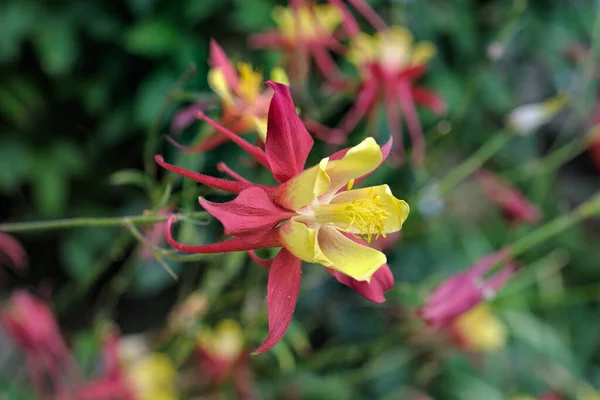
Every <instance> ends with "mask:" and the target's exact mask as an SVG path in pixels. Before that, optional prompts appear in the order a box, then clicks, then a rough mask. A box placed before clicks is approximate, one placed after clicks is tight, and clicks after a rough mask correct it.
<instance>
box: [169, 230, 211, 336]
mask: <svg viewBox="0 0 600 400" xmlns="http://www.w3.org/2000/svg"><path fill="white" fill-rule="evenodd" d="M161 234H162V236H163V237H164V235H165V232H164V231H162V232H161ZM207 310H208V298H207V297H206V296H205V295H204V294H202V293H201V292H200V291H196V292H194V293H192V294H190V295H189V296H188V297H187V298H186V299H185V300H183V301H182V302H181V303H179V304H177V305H176V306H175V307H173V309H172V310H171V311H170V312H169V317H168V325H169V328H170V329H171V330H173V331H181V330H184V329H186V328H189V327H193V326H194V324H195V323H196V322H197V320H198V318H199V317H200V316H202V315H203V314H204V313H205V312H206V311H207Z"/></svg>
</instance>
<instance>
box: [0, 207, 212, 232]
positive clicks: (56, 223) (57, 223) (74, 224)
mask: <svg viewBox="0 0 600 400" xmlns="http://www.w3.org/2000/svg"><path fill="white" fill-rule="evenodd" d="M207 216H208V213H207V212H206V211H198V212H193V213H182V214H178V217H183V218H192V219H201V218H206V217H207ZM167 218H168V216H166V215H133V216H126V217H108V218H98V217H89V218H70V219H56V220H52V221H34V222H15V223H6V224H0V232H6V233H14V232H29V231H47V230H54V229H68V228H81V227H90V226H93V227H114V226H123V225H124V224H125V222H126V221H128V222H129V223H131V224H133V225H145V224H155V223H157V222H165V221H166V220H167Z"/></svg>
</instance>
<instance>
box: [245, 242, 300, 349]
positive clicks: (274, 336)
mask: <svg viewBox="0 0 600 400" xmlns="http://www.w3.org/2000/svg"><path fill="white" fill-rule="evenodd" d="M301 277H302V261H301V260H300V259H299V258H297V257H296V256H294V255H293V254H292V253H290V252H289V251H288V250H286V249H281V251H280V252H279V253H278V254H277V256H276V257H275V258H274V259H273V264H272V265H271V269H270V270H269V283H268V285H267V308H268V313H269V335H268V336H267V339H266V340H265V341H264V343H263V344H262V345H261V346H260V347H259V348H258V349H256V350H255V351H254V353H253V354H260V353H262V352H264V351H266V350H269V349H270V348H272V347H273V346H275V345H276V344H277V343H278V342H279V341H280V340H281V338H282V337H283V335H284V334H285V332H286V331H287V329H288V327H289V325H290V322H292V315H293V314H294V309H295V308H296V302H297V301H298V294H299V293H300V280H301Z"/></svg>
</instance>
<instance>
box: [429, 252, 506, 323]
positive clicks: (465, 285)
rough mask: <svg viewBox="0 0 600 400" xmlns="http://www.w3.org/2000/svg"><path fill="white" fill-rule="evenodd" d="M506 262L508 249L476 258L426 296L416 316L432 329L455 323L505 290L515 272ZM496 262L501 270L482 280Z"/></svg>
mask: <svg viewBox="0 0 600 400" xmlns="http://www.w3.org/2000/svg"><path fill="white" fill-rule="evenodd" d="M509 259H510V250H509V249H503V250H500V251H497V252H495V253H492V254H489V255H487V256H485V257H483V258H481V259H479V260H478V261H477V262H475V264H473V266H471V267H470V268H469V269H468V270H467V271H465V272H460V273H457V274H454V275H452V276H451V277H450V278H449V279H447V280H446V281H445V282H443V283H442V284H441V285H439V286H438V287H437V288H436V289H434V290H433V291H432V292H431V293H430V294H429V296H428V297H427V300H426V302H425V305H424V306H423V307H422V308H421V309H420V310H419V315H420V316H421V317H422V318H423V319H424V320H425V321H426V322H427V323H428V324H429V325H431V326H446V325H448V324H450V323H452V322H454V320H455V319H456V318H457V317H459V316H460V315H462V314H463V313H465V312H467V311H469V310H471V309H472V308H474V307H475V306H477V305H478V304H480V303H481V302H482V301H484V300H486V299H489V298H491V297H492V296H494V295H495V293H497V292H498V291H499V290H500V289H502V288H503V287H504V285H505V284H506V283H507V282H508V280H509V279H510V278H511V277H512V275H513V274H514V272H515V265H514V264H513V263H511V262H509V261H508V260H509ZM498 263H502V264H503V266H502V268H501V269H500V270H499V271H497V272H496V273H495V274H494V275H493V276H490V277H487V278H486V277H484V275H486V274H487V273H488V272H489V271H490V270H491V269H492V268H493V267H494V266H495V265H496V264H498Z"/></svg>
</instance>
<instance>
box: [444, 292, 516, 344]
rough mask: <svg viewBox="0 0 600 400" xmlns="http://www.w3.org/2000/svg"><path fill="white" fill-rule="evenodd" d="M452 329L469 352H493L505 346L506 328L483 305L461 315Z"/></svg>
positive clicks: (488, 307)
mask: <svg viewBox="0 0 600 400" xmlns="http://www.w3.org/2000/svg"><path fill="white" fill-rule="evenodd" d="M453 329H454V331H455V332H456V333H457V334H458V335H459V337H460V338H461V339H462V340H464V342H465V344H466V345H467V346H468V348H469V349H470V350H474V351H484V352H493V351H497V350H499V349H502V348H503V347H504V346H505V345H506V338H507V335H508V333H507V330H506V327H505V326H504V324H502V322H501V321H500V320H499V319H498V318H497V317H496V316H495V315H494V314H493V312H492V310H491V308H490V306H489V305H487V304H485V303H482V304H480V305H479V306H477V307H475V308H473V309H472V310H470V311H468V312H466V313H464V314H462V315H461V316H460V317H459V318H458V319H457V320H456V321H455V322H454V324H453Z"/></svg>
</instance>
